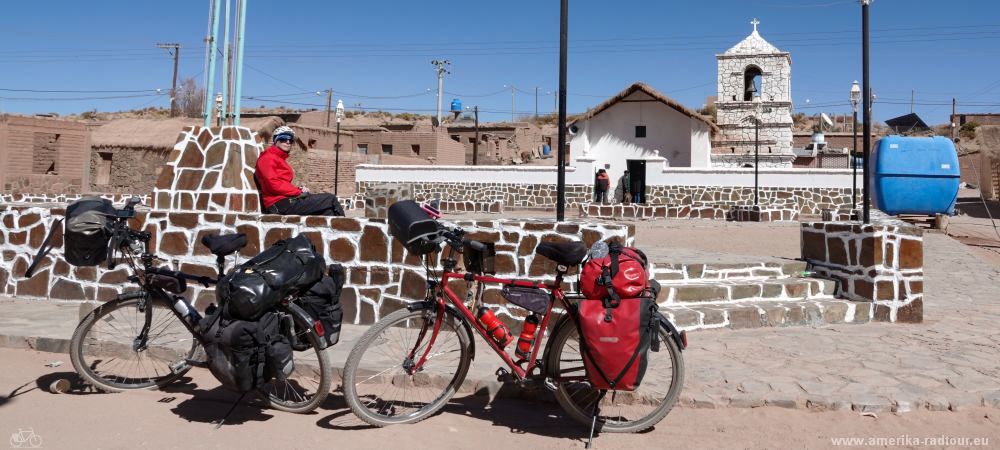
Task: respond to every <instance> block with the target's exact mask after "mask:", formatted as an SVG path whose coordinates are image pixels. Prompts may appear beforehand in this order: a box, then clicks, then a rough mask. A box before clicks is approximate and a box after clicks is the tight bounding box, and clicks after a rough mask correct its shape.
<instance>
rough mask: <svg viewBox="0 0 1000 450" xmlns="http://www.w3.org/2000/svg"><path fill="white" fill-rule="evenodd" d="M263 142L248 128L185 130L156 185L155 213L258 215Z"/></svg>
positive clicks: (199, 128) (154, 192)
mask: <svg viewBox="0 0 1000 450" xmlns="http://www.w3.org/2000/svg"><path fill="white" fill-rule="evenodd" d="M261 151H263V144H262V142H261V139H260V137H259V136H257V134H256V133H255V132H253V131H252V130H250V129H249V128H244V127H235V126H225V127H222V128H215V127H213V128H204V127H186V128H184V130H183V131H181V134H180V136H178V138H177V144H176V145H175V146H174V149H173V151H171V152H170V155H169V157H168V158H167V163H166V165H165V166H164V167H163V171H162V172H161V173H160V178H159V179H158V180H157V181H156V188H155V189H154V190H153V201H152V206H153V209H155V210H168V211H200V212H220V213H223V212H249V213H259V212H261V209H260V198H259V195H258V193H257V186H256V183H255V182H254V178H253V175H254V167H255V166H256V164H257V156H258V155H259V154H260V152H261Z"/></svg>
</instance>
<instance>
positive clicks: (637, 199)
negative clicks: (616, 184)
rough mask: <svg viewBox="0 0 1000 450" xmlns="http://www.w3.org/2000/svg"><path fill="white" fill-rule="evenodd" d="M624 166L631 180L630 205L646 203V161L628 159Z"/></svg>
mask: <svg viewBox="0 0 1000 450" xmlns="http://www.w3.org/2000/svg"><path fill="white" fill-rule="evenodd" d="M625 164H626V168H627V169H628V173H629V176H630V178H631V179H632V186H630V187H629V192H631V193H632V199H631V200H632V203H646V160H644V159H629V160H626V161H625Z"/></svg>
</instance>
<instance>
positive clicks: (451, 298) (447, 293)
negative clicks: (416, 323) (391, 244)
mask: <svg viewBox="0 0 1000 450" xmlns="http://www.w3.org/2000/svg"><path fill="white" fill-rule="evenodd" d="M562 277H563V272H562V271H560V272H559V273H558V274H557V275H556V280H555V282H552V283H540V282H533V281H525V280H515V279H508V278H497V277H492V276H486V275H475V274H471V273H465V274H462V273H457V272H449V271H446V272H444V274H443V275H442V277H441V283H440V285H438V286H437V287H438V289H437V290H436V291H437V292H436V293H435V296H434V297H435V298H434V303H435V306H436V308H435V313H436V314H437V318H436V320H435V321H434V329H433V330H432V332H431V336H430V341H429V342H428V343H427V348H426V349H425V350H424V353H423V354H422V355H421V356H420V360H419V361H417V362H416V364H414V365H413V366H412V367H411V368H410V369H409V371H410V373H411V374H412V373H416V372H417V371H418V370H419V369H420V367H422V366H423V364H424V363H425V362H426V361H427V359H428V355H430V351H431V348H432V347H433V346H434V342H435V341H436V340H437V336H438V332H439V331H440V329H441V323H442V319H443V318H444V314H445V310H446V309H447V308H448V304H447V303H445V299H444V298H443V297H447V299H448V302H450V304H451V306H453V307H454V308H455V309H457V310H458V312H459V313H460V316H461V317H462V319H463V320H465V322H466V323H467V324H470V325H471V326H472V328H474V329H475V330H476V331H477V332H478V333H479V335H480V336H481V337H482V338H483V340H485V341H486V343H487V344H489V346H490V348H492V349H493V351H494V352H495V353H496V354H497V356H499V357H500V359H502V360H503V361H504V363H506V364H507V366H508V367H510V369H511V371H512V373H513V374H514V376H515V377H517V379H518V380H524V379H526V378H528V377H529V376H530V375H531V373H532V371H534V370H535V368H537V367H538V360H537V357H538V351H539V349H540V348H541V344H542V339H543V338H544V337H545V329H546V328H547V326H548V323H549V318H550V317H552V308H553V307H554V306H555V304H556V301H558V302H560V303H561V304H562V305H563V307H565V308H568V307H569V306H570V305H569V302H568V301H567V300H566V295H565V294H564V293H563V291H562V288H561V287H560V286H561V285H562ZM451 280H466V281H477V282H482V283H492V284H500V285H510V286H521V287H534V288H543V289H546V290H548V291H549V294H550V301H549V307H548V309H547V310H546V311H545V314H544V315H543V316H542V319H541V321H540V323H539V325H538V331H537V333H536V335H535V340H534V342H533V343H532V345H531V357H530V358H529V359H528V360H527V366H526V367H525V368H521V366H520V365H518V364H517V362H515V361H514V359H513V358H511V356H510V353H508V352H507V351H506V350H504V349H503V348H502V347H500V346H499V345H498V344H497V343H496V341H495V340H493V338H492V337H490V336H489V333H488V331H487V330H486V328H484V327H483V326H482V324H480V323H479V320H478V319H476V317H475V316H474V315H473V314H472V311H469V308H467V307H466V306H465V303H463V302H462V301H461V300H460V299H459V298H458V296H457V295H456V294H455V293H454V292H453V291H452V290H451V289H450V288H449V287H448V282H449V281H451ZM435 284H436V283H435ZM426 333H427V325H426V324H425V325H424V327H423V329H421V330H420V334H419V335H418V337H417V340H416V343H415V344H414V346H413V349H411V350H410V354H409V357H408V358H407V359H408V360H412V359H413V358H414V357H415V356H416V351H417V349H418V348H420V344H421V342H422V341H423V339H424V337H425V335H426ZM580 379H583V377H580ZM566 380H568V379H560V381H566Z"/></svg>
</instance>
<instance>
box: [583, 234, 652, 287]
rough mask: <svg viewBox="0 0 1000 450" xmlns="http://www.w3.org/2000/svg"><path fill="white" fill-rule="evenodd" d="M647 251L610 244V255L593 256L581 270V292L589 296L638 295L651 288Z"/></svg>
mask: <svg viewBox="0 0 1000 450" xmlns="http://www.w3.org/2000/svg"><path fill="white" fill-rule="evenodd" d="M647 265H648V264H647V261H646V254H645V253H643V252H642V250H639V249H637V248H634V247H622V246H620V245H617V244H611V246H610V248H609V250H608V255H607V256H605V257H603V258H596V259H590V260H588V261H587V262H585V263H584V264H583V269H581V270H580V293H581V294H583V296H584V297H586V298H604V297H609V296H612V293H613V295H617V296H618V297H619V298H636V297H639V296H640V295H642V293H643V291H645V290H646V289H647V288H648V287H649V283H648V280H649V272H648V271H647V269H646V266H647Z"/></svg>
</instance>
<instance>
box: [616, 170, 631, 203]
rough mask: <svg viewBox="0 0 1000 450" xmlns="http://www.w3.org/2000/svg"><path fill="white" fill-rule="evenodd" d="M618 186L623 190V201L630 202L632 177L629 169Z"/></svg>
mask: <svg viewBox="0 0 1000 450" xmlns="http://www.w3.org/2000/svg"><path fill="white" fill-rule="evenodd" d="M618 187H620V188H621V190H622V203H628V202H629V200H631V199H632V195H631V192H632V177H631V176H629V174H628V170H626V171H625V173H624V174H623V175H622V179H621V181H619V182H618Z"/></svg>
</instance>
